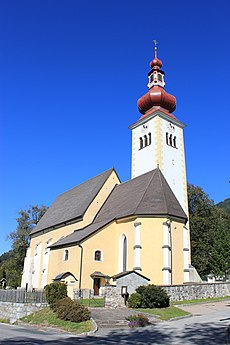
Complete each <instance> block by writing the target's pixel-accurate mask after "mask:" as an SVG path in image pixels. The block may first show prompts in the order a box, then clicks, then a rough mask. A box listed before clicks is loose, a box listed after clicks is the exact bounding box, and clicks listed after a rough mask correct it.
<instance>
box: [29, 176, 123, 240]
mask: <svg viewBox="0 0 230 345" xmlns="http://www.w3.org/2000/svg"><path fill="white" fill-rule="evenodd" d="M119 182H120V181H119V178H118V176H117V174H116V172H115V170H114V169H109V170H107V171H105V172H104V173H102V174H100V175H98V176H96V177H93V178H91V179H90V180H88V181H86V182H84V183H82V184H80V185H78V186H76V187H74V188H72V189H70V190H69V191H67V192H65V193H63V194H61V195H60V196H59V197H58V198H57V199H56V200H55V201H54V203H53V204H52V205H51V206H50V207H49V209H48V210H47V212H46V213H45V215H44V216H43V217H42V219H41V220H40V221H39V223H38V224H37V226H36V227H35V228H34V229H33V231H32V233H31V236H32V237H33V235H35V234H37V233H39V232H40V231H42V230H45V229H47V231H49V230H52V229H53V228H54V227H55V228H60V227H63V226H66V225H69V224H73V223H78V222H81V221H83V223H82V225H81V227H82V226H84V225H86V224H85V223H86V222H84V218H85V215H87V211H88V210H89V209H90V207H91V210H90V211H91V212H88V213H90V215H89V214H88V217H87V218H88V223H89V222H92V221H93V219H94V217H95V215H96V213H97V212H98V210H99V208H100V207H101V205H102V204H103V203H104V201H105V199H106V198H107V197H108V195H109V193H110V192H111V190H112V189H113V188H114V186H115V185H116V184H117V183H119ZM103 187H105V188H104V189H103ZM100 192H102V193H101V195H100ZM98 196H99V198H98V200H97V202H96V204H97V206H95V205H93V207H92V204H93V202H94V200H95V198H96V197H98ZM101 199H102V200H101ZM100 204H101V205H100Z"/></svg>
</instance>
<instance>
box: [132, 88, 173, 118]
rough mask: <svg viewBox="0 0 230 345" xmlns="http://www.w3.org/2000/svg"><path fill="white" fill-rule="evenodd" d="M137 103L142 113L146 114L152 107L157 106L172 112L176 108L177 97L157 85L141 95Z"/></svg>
mask: <svg viewBox="0 0 230 345" xmlns="http://www.w3.org/2000/svg"><path fill="white" fill-rule="evenodd" d="M137 104H138V109H139V111H140V113H141V114H145V113H146V112H147V111H148V110H150V109H151V108H152V107H156V106H160V107H162V108H164V109H166V110H168V112H169V113H172V112H173V111H174V110H175V109H176V98H175V97H174V96H172V95H170V94H169V93H167V92H166V91H165V90H164V88H162V87H160V86H157V85H156V86H153V87H152V88H151V89H150V90H149V91H148V92H147V93H146V94H145V95H144V96H142V97H140V98H139V100H138V102H137Z"/></svg>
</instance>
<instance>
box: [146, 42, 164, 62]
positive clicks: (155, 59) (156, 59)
mask: <svg viewBox="0 0 230 345" xmlns="http://www.w3.org/2000/svg"><path fill="white" fill-rule="evenodd" d="M153 43H154V59H153V60H152V61H151V62H150V64H149V65H150V67H151V68H152V69H161V67H162V61H161V60H160V59H158V57H157V44H158V42H157V40H153Z"/></svg>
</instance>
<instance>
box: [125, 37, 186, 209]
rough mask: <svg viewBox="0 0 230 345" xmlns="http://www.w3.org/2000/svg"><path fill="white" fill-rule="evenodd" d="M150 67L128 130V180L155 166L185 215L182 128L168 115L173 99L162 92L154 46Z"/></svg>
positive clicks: (161, 81) (159, 65)
mask: <svg viewBox="0 0 230 345" xmlns="http://www.w3.org/2000/svg"><path fill="white" fill-rule="evenodd" d="M150 67H151V70H150V72H149V74H148V79H149V82H148V88H149V90H148V92H147V93H146V94H145V95H144V96H142V97H141V98H140V99H139V100H138V108H139V111H140V112H141V114H142V116H141V117H140V119H139V120H138V121H137V122H136V123H134V124H133V125H131V126H130V127H129V128H130V129H131V130H132V178H134V177H136V176H139V175H141V174H144V173H145V172H147V171H150V170H152V169H155V168H157V167H159V168H160V170H161V171H162V173H163V175H164V176H165V178H166V180H167V182H168V184H169V185H170V187H171V189H172V191H173V192H174V194H175V196H176V197H177V199H178V201H179V203H180V204H181V206H182V208H183V209H184V211H185V213H186V214H188V201H187V180H186V168H185V153H184V138H183V128H184V127H185V125H184V124H183V123H181V122H180V121H178V120H177V119H176V117H175V116H174V115H173V114H172V112H173V111H174V110H175V108H176V99H175V97H174V96H172V95H170V94H168V93H167V92H166V91H165V89H164V86H165V81H164V76H165V73H164V72H163V71H162V70H161V67H162V61H161V60H160V59H158V57H157V47H156V43H155V48H154V60H153V61H151V62H150Z"/></svg>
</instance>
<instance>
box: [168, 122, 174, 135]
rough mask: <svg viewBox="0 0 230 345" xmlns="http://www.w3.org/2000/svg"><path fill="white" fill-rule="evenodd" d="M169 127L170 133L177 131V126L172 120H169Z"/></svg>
mask: <svg viewBox="0 0 230 345" xmlns="http://www.w3.org/2000/svg"><path fill="white" fill-rule="evenodd" d="M167 128H168V130H169V132H170V133H174V132H175V126H173V125H172V124H171V122H169V123H168V124H167Z"/></svg>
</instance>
